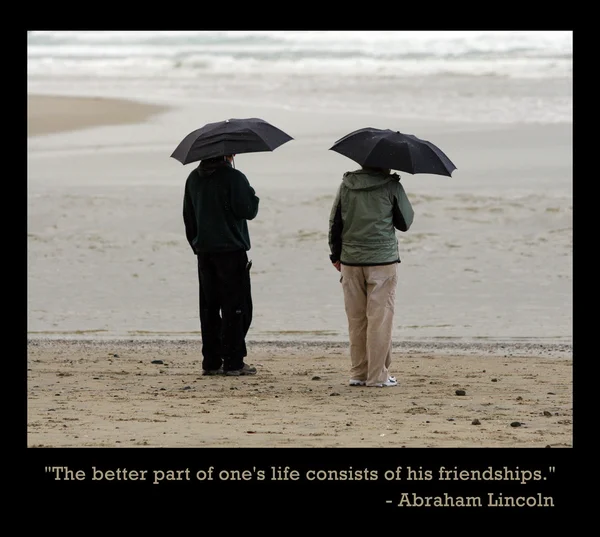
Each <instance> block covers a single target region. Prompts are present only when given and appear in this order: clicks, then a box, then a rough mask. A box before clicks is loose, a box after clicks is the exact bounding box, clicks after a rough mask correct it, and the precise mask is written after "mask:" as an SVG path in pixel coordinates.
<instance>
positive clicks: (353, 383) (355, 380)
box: [350, 379, 367, 386]
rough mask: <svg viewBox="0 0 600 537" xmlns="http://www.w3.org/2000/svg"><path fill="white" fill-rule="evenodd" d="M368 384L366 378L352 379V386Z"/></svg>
mask: <svg viewBox="0 0 600 537" xmlns="http://www.w3.org/2000/svg"><path fill="white" fill-rule="evenodd" d="M366 384H367V383H366V382H365V381H364V380H358V379H350V386H365V385H366Z"/></svg>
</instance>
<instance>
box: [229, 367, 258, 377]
mask: <svg viewBox="0 0 600 537" xmlns="http://www.w3.org/2000/svg"><path fill="white" fill-rule="evenodd" d="M225 375H227V376H228V377H240V376H243V375H256V367H254V366H251V365H248V364H244V366H243V367H242V368H241V369H231V370H229V371H225Z"/></svg>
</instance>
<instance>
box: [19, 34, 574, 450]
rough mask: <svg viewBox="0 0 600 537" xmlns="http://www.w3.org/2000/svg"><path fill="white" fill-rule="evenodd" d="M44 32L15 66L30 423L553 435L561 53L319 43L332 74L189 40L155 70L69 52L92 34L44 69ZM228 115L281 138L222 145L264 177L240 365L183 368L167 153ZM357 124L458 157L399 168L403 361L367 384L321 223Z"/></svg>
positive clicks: (193, 355)
mask: <svg viewBox="0 0 600 537" xmlns="http://www.w3.org/2000/svg"><path fill="white" fill-rule="evenodd" d="M42 37H43V38H44V39H46V40H48V39H50V38H49V37H47V36H42ZM42 37H40V38H39V39H40V41H39V43H40V44H38V45H35V47H37V48H35V47H33V46H32V47H31V50H32V51H31V52H30V54H31V58H32V63H31V65H32V67H30V75H29V82H28V118H27V121H28V138H27V144H28V163H27V165H28V174H27V192H28V194H27V214H28V216H27V219H28V229H27V255H28V274H27V286H28V295H27V303H28V304H27V305H28V333H27V340H28V343H27V361H28V363H27V369H28V371H27V414H28V415H27V445H28V446H29V447H140V446H147V447H407V448H408V447H547V446H550V447H572V443H573V438H572V435H573V426H572V421H573V357H572V350H573V347H572V321H573V316H572V305H573V301H572V300H573V297H572V284H573V281H572V276H573V275H572V248H573V242H572V216H573V214H572V211H573V206H572V163H573V161H572V158H573V156H572V121H571V119H570V118H569V111H570V107H571V106H572V95H571V81H570V79H569V77H568V76H564V75H563V74H562V73H558V74H555V73H554V72H552V73H551V74H550V75H544V76H548V77H549V80H550V83H549V82H548V79H546V78H544V77H543V76H541V75H540V78H536V77H534V76H529V75H530V74H529V73H527V75H528V76H523V77H521V75H518V76H507V75H506V74H504V73H500V74H498V73H492V74H490V73H488V72H487V71H485V72H483V73H479V72H477V73H476V74H475V75H473V74H464V73H461V72H458V73H450V74H449V73H447V72H446V71H445V70H442V71H441V73H440V74H439V75H437V76H432V75H430V74H419V75H418V76H413V77H410V78H409V77H403V76H395V75H392V74H387V72H386V71H384V72H383V73H380V74H378V73H377V69H376V67H374V68H373V71H374V72H375V73H376V76H361V75H360V74H354V73H353V72H352V71H351V72H350V73H345V74H344V73H342V71H341V70H342V67H344V66H343V65H342V67H340V66H338V65H337V64H334V63H332V64H331V65H335V66H336V68H338V69H340V73H342V74H341V75H340V77H337V78H336V77H331V76H329V74H327V73H326V74H322V73H320V72H317V73H312V72H311V73H300V74H298V73H297V72H296V70H295V69H296V68H295V67H294V68H293V69H291V70H290V71H289V72H288V71H285V72H283V73H275V74H273V75H272V76H271V75H270V74H269V73H268V72H267V71H264V72H263V71H261V70H260V69H256V70H255V71H248V72H246V71H244V70H240V71H239V72H236V73H235V75H232V74H231V73H226V72H220V71H218V70H215V72H214V73H212V75H211V76H201V77H197V76H195V75H194V76H192V75H193V74H194V73H195V72H194V71H189V72H188V71H186V70H185V69H186V68H188V63H189V66H190V67H189V68H190V69H201V70H202V69H208V68H210V65H211V64H210V62H208V63H207V62H206V61H205V59H202V61H199V60H198V58H196V57H193V58H192V59H190V60H186V59H185V58H186V56H185V55H183V56H181V57H182V58H184V59H183V60H181V59H176V60H174V67H169V69H172V70H169V71H167V74H166V75H165V76H162V75H161V76H155V74H153V73H150V74H148V73H145V72H144V71H143V69H144V68H148V67H147V66H148V65H150V63H149V61H150V60H148V61H147V63H144V62H142V61H139V60H138V59H136V58H137V56H135V55H136V54H141V52H143V50H142V48H139V47H140V46H141V45H136V46H138V48H131V47H130V48H128V49H127V50H129V51H130V53H131V54H134V59H135V61H133V60H132V63H131V65H130V64H128V63H124V64H122V63H119V62H123V61H124V60H121V59H120V60H118V61H116V60H115V63H114V65H112V64H110V62H109V60H108V59H107V60H103V61H105V63H106V65H105V64H104V63H102V64H98V65H99V66H95V67H93V68H92V67H89V69H90V72H89V73H87V74H86V72H85V71H84V70H83V69H84V68H88V67H87V66H88V65H92V63H93V62H92V60H91V59H90V58H93V57H95V56H94V54H96V53H95V52H94V54H91V53H90V50H91V51H92V52H93V51H94V50H95V49H93V48H90V47H91V45H89V44H85V46H84V45H81V46H82V47H83V48H82V50H83V52H82V54H83V58H84V60H82V63H81V66H80V67H79V69H82V71H81V72H79V71H76V70H73V71H72V66H71V64H68V63H65V65H66V66H67V67H68V68H67V67H65V70H64V72H59V73H57V72H55V69H58V67H56V62H54V63H53V64H50V63H44V62H45V60H44V58H45V56H43V54H46V52H45V49H44V48H43V47H47V46H49V45H47V43H46V41H43V40H42ZM60 39H66V38H65V37H62V36H60ZM95 39H96V40H98V39H99V38H98V37H96V38H95ZM161 39H162V38H161ZM165 39H166V38H165ZM203 39H207V38H203ZM219 39H222V37H219ZM155 40H156V42H157V43H158V44H152V46H154V47H158V46H159V44H160V46H163V44H162V42H160V40H159V39H158V38H156V39H155ZM255 41H256V39H255ZM255 41H249V44H246V46H248V47H250V48H249V49H248V51H250V52H248V51H246V52H244V53H243V54H241V56H240V57H241V58H242V60H243V61H246V56H247V55H251V50H252V46H255ZM218 42H219V41H217V43H218ZM94 43H95V42H94ZM153 43H154V42H153ZM269 43H270V42H269ZM58 44H59V45H60V44H61V42H58ZM243 44H244V42H242V45H243ZM226 45H227V47H231V46H232V45H231V44H230V43H229V42H227V43H226ZM78 46H79V45H78ZM94 46H97V45H95V44H94ZM148 46H150V45H148ZM169 46H171V45H169ZM185 46H188V45H187V44H186V45H185ZM215 46H217V45H215ZM236 46H238V45H237V44H236ZM269 46H271V45H269ZM85 47H88V48H85ZM111 47H112V48H110V54H109V55H108V56H107V57H108V58H110V57H111V55H113V56H116V52H115V50H117V47H116V46H114V45H113V44H111ZM57 50H58V48H57ZM63 50H64V51H67V52H68V53H69V54H72V53H73V52H72V50H75V49H73V48H71V49H69V48H68V47H67V48H63V49H60V50H59V52H56V54H58V55H59V56H57V57H58V58H60V54H63V53H64V54H66V53H67V52H61V51H63ZM153 50H154V49H153ZM278 50H279V49H278ZM281 50H283V49H281ZM286 50H287V49H286ZM53 53H55V52H53ZM186 53H187V52H186ZM194 53H195V52H194ZM227 53H228V54H229V49H227ZM291 53H292V52H290V54H291ZM153 54H155V52H153ZM160 54H161V55H160V56H157V57H158V59H157V60H156V61H157V65H159V66H160V69H163V68H164V67H163V64H164V62H165V61H166V60H165V59H164V56H165V54H166V53H165V52H164V50H163V49H160ZM178 54H183V53H182V52H181V51H178ZM263 56H264V51H259V53H257V57H260V58H263ZM334 56H335V55H334ZM98 57H100V55H98ZM275 57H276V58H279V56H277V55H275ZM340 57H341V58H342V60H339V59H336V61H339V62H342V63H343V61H344V60H343V58H344V56H343V55H340ZM177 58H180V57H179V56H177ZM154 59H156V58H154ZM563 59H564V58H562V57H561V61H562V60H563ZM192 60H193V61H192ZM317 60H318V61H317ZM317 60H315V65H317V66H320V65H321V63H319V62H321V57H320V56H318V55H317ZM36 61H37V62H39V64H38V63H35V62H36ZM69 61H71V59H69ZM128 61H129V60H128ZM261 61H262V60H261ZM372 61H375V60H373V58H372V57H369V62H372ZM385 61H387V60H385ZM410 61H412V60H410ZM436 61H437V60H436ZM186 62H188V63H186ZM277 62H281V60H280V59H278V60H277ZM277 62H274V63H273V65H276V66H277V68H278V69H279V68H281V65H280V64H279V63H277ZM307 63H309V62H307ZM425 63H426V62H425ZM549 64H551V65H556V64H558V65H560V62H557V61H555V62H554V63H552V62H549ZM46 65H52V66H53V67H52V69H53V70H52V71H51V72H46V71H44V69H45V68H46V67H45V66H46ZM94 65H95V64H94ZM123 65H124V66H125V67H123ZM207 65H209V67H206V66H207ZM236 65H237V64H236ZM265 65H270V64H267V63H265V64H264V65H263V64H261V65H260V67H261V69H262V68H264V67H265ZM294 65H295V64H294ZM344 65H345V64H344ZM410 65H412V64H410ZM432 65H436V64H434V63H432ZM490 65H491V64H490ZM532 65H533V64H532ZM535 65H537V64H535ZM127 66H129V67H127ZM381 66H382V67H381V69H384V70H385V69H387V67H386V66H387V64H386V63H385V62H384V61H383V60H382V62H381ZM485 66H486V67H485V69H486V70H487V69H488V63H485ZM138 67H139V70H138V71H135V69H136V68H138ZM393 67H394V69H395V68H396V66H395V64H394V65H393ZM509 67H510V66H509ZM517 67H519V69H521V67H520V66H519V65H517ZM253 68H254V67H253ZM302 68H303V67H302V65H299V66H298V69H302ZM462 68H463V67H462V64H461V69H462ZM511 68H512V67H511ZM552 68H553V69H554V68H555V67H552ZM102 69H107V71H106V74H104V73H103V71H102ZM110 69H117V71H115V72H113V71H111V70H110ZM118 69H120V71H119V70H118ZM444 69H446V68H444ZM96 71H98V73H99V74H98V75H97V76H96V75H95V74H93V73H95V72H96ZM161 73H162V71H161ZM190 73H192V74H190ZM234 117H260V118H263V119H265V120H267V121H269V122H270V123H273V124H274V125H276V126H278V127H279V128H281V129H282V130H284V131H285V132H287V133H289V134H290V135H291V136H292V137H293V138H294V139H293V140H292V141H290V142H288V143H286V144H284V145H283V146H281V147H279V148H278V149H276V150H275V151H273V152H266V153H252V154H240V155H237V156H236V158H235V166H236V168H238V169H240V170H241V171H243V173H244V174H246V176H247V177H248V179H249V181H250V183H251V184H252V186H253V187H254V188H255V190H256V193H257V195H258V196H259V198H260V207H259V213H258V215H257V218H256V219H255V220H253V221H251V222H249V230H250V236H251V241H252V248H251V250H250V251H249V257H250V258H251V259H252V260H253V267H252V272H251V277H252V294H253V301H254V316H253V322H252V326H251V328H250V331H249V334H248V349H249V355H248V358H247V361H248V363H250V364H252V365H255V366H256V367H257V369H258V374H257V375H256V376H248V377H239V378H231V377H223V376H202V374H201V337H200V326H199V319H198V283H197V266H196V260H195V257H194V255H193V253H192V251H191V249H190V247H189V245H188V244H187V241H186V239H185V233H184V228H183V220H182V202H183V186H184V184H185V180H186V178H187V176H188V174H189V173H190V172H191V170H192V169H193V167H194V164H191V165H188V166H182V165H181V164H180V163H179V162H177V161H175V160H174V159H172V158H170V154H171V153H172V151H173V150H174V149H175V147H176V145H177V144H178V143H179V141H180V140H181V139H182V138H183V137H184V136H185V135H187V134H188V133H189V132H191V131H192V130H195V129H197V128H199V127H200V126H202V125H203V124H206V123H209V122H212V121H220V120H222V119H226V118H234ZM365 126H372V127H378V128H394V129H398V130H402V131H403V132H407V133H413V134H415V135H417V136H419V137H422V138H424V139H428V140H431V141H432V142H434V143H436V145H439V146H440V147H442V148H443V149H444V151H445V152H446V153H447V154H448V155H449V156H450V157H451V159H452V161H453V162H454V163H455V164H456V166H457V170H456V171H455V172H454V174H453V176H452V177H451V178H448V177H439V176H429V175H423V176H411V175H410V174H405V173H400V175H401V181H402V183H403V185H404V188H405V190H406V192H407V194H408V196H409V199H410V200H411V203H412V204H413V207H414V209H415V221H414V224H413V227H412V228H411V230H410V231H409V232H408V233H400V232H399V233H398V239H399V253H400V258H401V263H400V264H399V267H398V271H399V279H398V289H397V295H396V314H395V318H394V328H393V362H392V367H391V373H392V374H393V375H395V376H396V378H397V379H398V382H399V385H398V386H397V387H393V388H383V389H378V388H363V387H350V386H349V385H348V381H349V376H348V375H349V366H350V359H349V350H348V343H347V342H348V331H347V319H346V316H345V310H344V303H343V295H342V292H341V286H340V283H339V273H338V272H337V271H336V270H335V269H334V268H333V267H332V266H331V263H330V261H329V257H328V256H329V249H328V244H327V232H328V219H329V213H330V209H331V205H332V203H333V199H334V196H335V193H336V190H337V188H338V186H339V183H340V181H341V177H342V174H343V173H344V172H345V171H348V170H352V169H356V168H357V167H358V166H357V165H355V164H354V163H352V161H350V160H349V159H346V158H345V157H343V156H341V155H339V154H336V153H334V152H332V151H329V150H328V149H329V147H331V145H333V143H334V142H335V141H336V140H337V139H339V138H340V137H342V136H344V135H345V134H347V133H348V132H351V131H352V130H355V129H358V128H361V127H365ZM157 361H159V362H160V363H159V362H157ZM153 362H155V363H153ZM457 390H458V391H460V390H463V391H464V395H457ZM460 393H462V392H460Z"/></svg>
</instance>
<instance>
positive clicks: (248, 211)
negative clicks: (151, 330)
mask: <svg viewBox="0 0 600 537" xmlns="http://www.w3.org/2000/svg"><path fill="white" fill-rule="evenodd" d="M233 158H234V155H225V156H222V157H216V158H212V159H208V160H203V161H201V162H200V164H199V165H198V167H197V168H195V169H194V170H192V172H191V173H190V174H189V176H188V179H187V181H186V184H185V193H184V199H183V221H184V225H185V233H186V238H187V240H188V243H189V245H190V247H191V248H192V251H193V252H194V254H196V257H197V261H198V281H199V288H200V289H199V290H200V292H199V295H200V296H199V304H200V328H201V333H202V356H203V360H202V370H203V374H205V375H215V374H225V375H230V376H239V375H253V374H255V373H256V368H255V367H252V366H250V365H248V364H246V363H245V362H244V358H245V357H246V356H247V350H246V341H245V338H246V334H247V332H248V329H249V328H250V324H251V322H252V294H251V287H250V267H251V265H252V263H251V261H249V260H248V254H247V252H248V250H250V246H251V244H250V235H249V233H248V223H247V221H248V220H252V219H253V218H254V217H255V216H256V215H257V213H258V204H259V198H258V197H257V196H256V194H255V191H254V189H253V188H252V187H251V186H250V183H249V182H248V179H247V177H246V176H245V175H244V174H243V173H242V172H240V171H239V170H236V169H235V168H234V167H233V165H232V164H233Z"/></svg>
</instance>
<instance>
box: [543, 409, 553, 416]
mask: <svg viewBox="0 0 600 537" xmlns="http://www.w3.org/2000/svg"><path fill="white" fill-rule="evenodd" d="M544 416H552V412H548V411H547V410H544Z"/></svg>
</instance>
